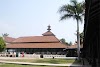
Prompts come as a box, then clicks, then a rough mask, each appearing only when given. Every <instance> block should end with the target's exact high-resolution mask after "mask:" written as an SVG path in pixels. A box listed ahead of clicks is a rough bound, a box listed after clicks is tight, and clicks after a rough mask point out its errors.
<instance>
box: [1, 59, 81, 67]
mask: <svg viewBox="0 0 100 67" xmlns="http://www.w3.org/2000/svg"><path fill="white" fill-rule="evenodd" d="M0 63H13V64H24V65H45V66H72V67H73V66H75V67H82V65H79V64H74V65H73V64H72V63H68V64H50V63H29V62H11V61H2V60H0Z"/></svg>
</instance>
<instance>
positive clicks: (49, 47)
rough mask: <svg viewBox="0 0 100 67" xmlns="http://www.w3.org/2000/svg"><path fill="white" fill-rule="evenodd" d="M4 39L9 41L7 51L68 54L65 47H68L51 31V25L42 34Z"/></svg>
mask: <svg viewBox="0 0 100 67" xmlns="http://www.w3.org/2000/svg"><path fill="white" fill-rule="evenodd" d="M10 39H11V40H10ZM4 40H5V41H6V42H7V45H6V49H7V52H11V51H12V52H24V53H27V54H55V55H56V54H57V55H66V50H64V49H66V48H68V46H67V45H65V44H62V43H61V42H60V40H59V39H57V38H56V36H55V35H54V34H53V33H52V32H51V29H50V26H48V29H47V32H45V33H43V34H42V36H26V37H19V38H16V39H15V38H10V37H4ZM9 40H10V41H9Z"/></svg>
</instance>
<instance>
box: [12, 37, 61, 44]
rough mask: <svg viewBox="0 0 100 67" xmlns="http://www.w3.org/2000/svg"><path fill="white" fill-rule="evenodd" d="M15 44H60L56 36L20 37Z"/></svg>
mask: <svg viewBox="0 0 100 67" xmlns="http://www.w3.org/2000/svg"><path fill="white" fill-rule="evenodd" d="M13 42H48V43H49V42H59V40H58V39H57V38H56V37H55V36H30V37H19V38H17V39H16V40H15V41H13Z"/></svg>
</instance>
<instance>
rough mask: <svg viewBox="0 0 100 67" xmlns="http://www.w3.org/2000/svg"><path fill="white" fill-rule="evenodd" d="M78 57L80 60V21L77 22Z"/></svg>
mask: <svg viewBox="0 0 100 67" xmlns="http://www.w3.org/2000/svg"><path fill="white" fill-rule="evenodd" d="M77 55H78V60H80V35H79V21H78V20H77Z"/></svg>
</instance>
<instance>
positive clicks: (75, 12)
mask: <svg viewBox="0 0 100 67" xmlns="http://www.w3.org/2000/svg"><path fill="white" fill-rule="evenodd" d="M70 2H71V4H67V5H63V6H62V7H60V10H59V13H61V14H62V16H61V18H60V20H64V19H67V18H73V19H75V20H76V21H77V45H78V47H77V54H78V60H80V35H79V21H81V22H82V16H83V15H84V3H83V2H81V3H78V2H77V1H76V0H71V1H70Z"/></svg>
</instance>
